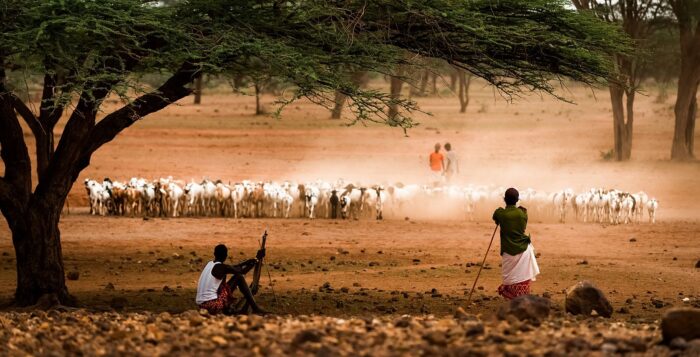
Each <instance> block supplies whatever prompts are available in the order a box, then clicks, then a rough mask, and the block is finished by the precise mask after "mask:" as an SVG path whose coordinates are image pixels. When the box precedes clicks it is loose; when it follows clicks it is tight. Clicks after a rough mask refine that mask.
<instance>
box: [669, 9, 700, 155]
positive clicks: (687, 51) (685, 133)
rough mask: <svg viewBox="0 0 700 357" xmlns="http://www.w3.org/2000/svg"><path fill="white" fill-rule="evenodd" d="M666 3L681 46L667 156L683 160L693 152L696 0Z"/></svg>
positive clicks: (698, 56)
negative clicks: (672, 127)
mask: <svg viewBox="0 0 700 357" xmlns="http://www.w3.org/2000/svg"><path fill="white" fill-rule="evenodd" d="M669 3H670V4H671V8H672V9H673V13H674V14H675V15H676V20H677V21H678V30H679V31H678V32H679V37H680V48H681V69H680V73H679V74H678V94H677V97H676V105H675V107H674V113H675V117H676V121H675V126H674V130H673V144H672V146H671V159H673V160H687V159H692V158H694V156H695V155H694V146H695V118H696V117H697V111H698V100H697V94H698V84H700V1H699V0H669Z"/></svg>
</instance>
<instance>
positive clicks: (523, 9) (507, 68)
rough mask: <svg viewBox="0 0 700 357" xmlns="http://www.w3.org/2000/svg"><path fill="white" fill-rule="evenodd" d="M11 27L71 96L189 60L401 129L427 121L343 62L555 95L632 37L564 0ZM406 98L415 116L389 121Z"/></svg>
mask: <svg viewBox="0 0 700 357" xmlns="http://www.w3.org/2000/svg"><path fill="white" fill-rule="evenodd" d="M0 22H1V23H2V24H1V25H0V27H1V28H2V34H1V35H0V36H2V37H0V61H2V62H3V66H4V67H5V68H10V69H11V70H12V71H14V72H19V73H26V74H27V75H30V74H39V75H50V76H54V77H55V78H56V80H57V84H58V85H57V89H58V90H57V95H56V96H55V97H54V100H55V101H56V102H59V103H60V104H65V103H67V102H68V101H69V100H70V98H71V97H72V96H74V95H75V94H81V95H88V96H90V95H91V93H92V91H94V90H95V89H107V90H111V91H115V92H117V93H119V94H120V95H122V96H125V97H126V96H129V95H133V94H134V93H138V92H139V91H142V90H144V87H143V83H141V82H140V81H138V78H143V77H140V75H141V74H144V73H158V74H168V73H174V72H176V71H177V70H178V69H179V68H181V67H182V66H183V65H189V66H194V67H195V68H197V70H198V71H202V72H206V73H212V74H221V73H226V74H230V73H234V74H241V75H246V76H249V77H250V78H258V79H260V78H262V79H271V78H275V79H276V81H279V82H281V83H289V84H290V85H292V86H293V88H294V89H295V90H294V92H293V94H291V95H289V96H287V97H285V98H282V99H281V104H286V103H289V102H291V101H293V100H296V99H298V98H302V97H306V98H308V99H310V100H311V101H313V102H315V103H318V104H321V105H325V106H328V107H330V106H332V104H333V94H332V93H333V91H335V90H339V91H341V92H343V93H345V94H347V95H348V97H349V98H350V101H349V106H350V109H351V110H352V112H353V113H354V114H355V115H356V121H376V122H382V123H386V124H389V125H394V126H400V127H402V128H410V127H411V126H413V125H414V123H413V121H412V120H411V118H410V114H411V112H413V111H416V110H418V107H417V106H416V104H415V103H414V102H412V101H410V100H407V99H404V98H392V97H391V96H389V95H388V94H386V93H383V92H380V91H376V90H364V89H361V88H358V86H357V85H356V84H355V83H353V82H352V80H351V79H350V78H349V76H348V75H347V73H344V71H339V70H338V68H343V67H345V68H358V69H361V70H364V71H369V72H373V73H380V74H387V73H391V71H392V69H393V68H394V67H396V66H397V65H407V66H421V65H422V63H421V62H420V61H417V60H416V58H417V56H415V55H416V54H417V55H420V57H421V58H425V59H431V58H433V59H441V60H444V61H447V63H449V64H450V65H453V66H456V67H459V68H463V69H465V70H467V71H469V72H471V73H473V74H475V75H476V76H479V77H481V78H484V79H485V80H487V81H488V82H490V83H492V84H493V85H494V86H496V87H497V88H498V89H499V90H501V91H502V93H504V94H505V95H507V96H513V95H518V94H519V93H520V92H521V91H523V90H537V91H544V92H547V93H552V94H555V87H554V83H553V82H552V80H553V79H554V80H561V79H563V78H570V79H573V80H575V81H580V82H583V83H586V84H597V83H601V81H602V80H605V79H606V78H608V77H610V76H611V68H612V65H611V61H610V59H609V58H608V56H607V55H606V54H608V53H615V52H624V51H626V50H627V44H628V41H627V40H626V38H625V37H624V36H623V35H622V34H621V33H620V32H619V31H617V30H615V29H614V28H613V27H611V26H609V25H607V24H604V23H602V22H601V21H599V20H597V19H595V18H594V17H593V16H589V15H587V14H580V13H577V12H575V11H572V10H571V9H569V8H567V6H566V2H564V1H562V0H501V1H490V0H469V1H463V0H459V1H458V0H423V1H415V0H375V1H371V2H367V1H364V0H363V1H360V0H326V1H286V2H281V1H278V0H235V1H234V0H182V1H168V2H165V3H159V2H148V1H142V0H0ZM406 53H409V54H411V55H409V56H407V55H406ZM421 61H423V60H421ZM149 87H150V86H149ZM134 89H135V91H134ZM146 89H147V88H146ZM555 95H556V94H555ZM393 104H397V105H399V107H401V108H402V109H403V110H402V111H401V113H400V114H399V116H398V117H396V118H392V119H393V120H389V118H388V117H387V110H386V108H387V106H391V105H393Z"/></svg>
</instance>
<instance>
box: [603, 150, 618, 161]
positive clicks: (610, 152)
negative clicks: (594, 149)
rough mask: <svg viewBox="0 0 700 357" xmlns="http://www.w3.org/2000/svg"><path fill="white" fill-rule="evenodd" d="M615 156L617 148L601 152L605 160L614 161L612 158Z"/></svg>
mask: <svg viewBox="0 0 700 357" xmlns="http://www.w3.org/2000/svg"><path fill="white" fill-rule="evenodd" d="M614 157H615V150H613V149H610V150H608V151H601V152H600V158H601V159H603V161H612V159H613V158H614Z"/></svg>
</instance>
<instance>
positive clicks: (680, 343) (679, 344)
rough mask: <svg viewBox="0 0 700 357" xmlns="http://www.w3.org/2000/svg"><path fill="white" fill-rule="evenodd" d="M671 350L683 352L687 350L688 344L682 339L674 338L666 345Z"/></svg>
mask: <svg viewBox="0 0 700 357" xmlns="http://www.w3.org/2000/svg"><path fill="white" fill-rule="evenodd" d="M668 347H669V348H671V349H672V350H684V349H686V348H688V342H687V341H686V340H685V339H684V338H683V337H676V338H674V339H673V340H671V342H670V343H669V344H668Z"/></svg>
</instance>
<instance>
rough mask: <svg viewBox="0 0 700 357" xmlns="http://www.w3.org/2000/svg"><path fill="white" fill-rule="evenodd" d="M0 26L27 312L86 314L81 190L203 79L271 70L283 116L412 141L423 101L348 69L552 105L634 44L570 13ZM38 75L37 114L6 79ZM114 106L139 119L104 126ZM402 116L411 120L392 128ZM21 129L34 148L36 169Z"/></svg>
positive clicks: (184, 14)
mask: <svg viewBox="0 0 700 357" xmlns="http://www.w3.org/2000/svg"><path fill="white" fill-rule="evenodd" d="M0 27H1V28H2V32H1V33H0V36H1V38H0V150H1V151H0V157H1V158H2V162H3V164H4V172H3V174H2V177H1V178H0V210H1V211H2V214H3V215H4V217H5V219H6V220H7V222H8V225H9V227H10V230H11V232H12V242H13V245H14V248H15V253H16V258H17V266H16V268H17V289H16V292H15V302H16V303H17V304H19V305H30V304H34V303H35V302H36V301H37V300H38V299H39V298H40V297H42V296H44V295H50V296H51V295H52V296H54V297H55V298H57V299H58V301H60V302H61V303H71V302H73V299H72V298H71V296H70V295H69V293H68V289H67V288H66V284H65V279H64V269H63V259H62V253H61V242H60V232H59V228H58V223H59V219H60V213H61V208H62V207H63V204H64V202H65V200H66V196H67V195H68V192H69V190H70V189H71V186H72V185H73V183H74V182H75V180H76V179H77V178H78V176H79V174H80V172H81V171H82V170H83V169H84V168H85V167H87V166H88V165H89V164H90V160H91V158H92V155H93V154H94V153H95V151H96V150H98V149H99V148H100V147H102V146H103V145H104V144H107V143H109V142H110V141H112V140H113V139H114V138H115V137H116V136H117V135H118V134H119V133H120V132H122V131H123V130H125V129H126V128H128V127H129V126H131V125H132V124H133V123H135V122H136V121H138V120H141V119H142V118H144V117H146V116H148V115H149V114H151V113H153V112H156V111H158V110H161V109H163V108H165V107H167V106H168V105H171V104H172V103H174V102H176V101H178V100H180V99H182V98H184V97H186V96H188V95H190V94H191V92H192V90H191V84H192V82H193V80H194V79H195V78H197V77H198V76H200V75H202V74H203V73H208V74H212V75H217V74H221V73H247V74H249V75H250V74H251V73H250V71H246V69H248V68H247V67H248V64H249V63H251V60H252V59H255V60H256V61H259V62H260V63H263V64H264V66H260V67H257V68H255V69H253V71H259V72H260V73H261V74H264V75H267V76H271V77H279V78H283V79H284V80H285V81H287V82H289V83H291V84H293V85H294V86H295V89H296V90H295V92H294V95H293V96H291V97H285V98H281V105H282V106H284V104H286V103H289V102H290V101H292V100H295V99H298V98H302V97H303V98H307V99H309V100H311V101H312V102H314V103H319V104H322V105H325V106H327V107H330V106H332V105H333V104H334V101H333V93H334V91H335V90H340V91H341V92H343V93H344V94H345V95H347V96H348V98H349V99H350V100H348V104H347V105H348V107H349V108H350V110H351V111H352V112H353V114H354V115H355V119H354V120H355V121H375V122H381V123H386V124H389V125H393V126H398V127H402V128H404V129H407V128H410V127H411V126H412V125H413V124H414V123H413V121H412V120H411V118H410V116H409V115H410V113H411V112H412V111H414V110H416V109H417V108H416V106H415V104H414V103H413V102H411V101H410V100H406V99H403V98H399V97H394V96H391V95H387V94H385V93H382V92H379V91H374V90H363V89H361V88H358V86H357V85H355V84H354V83H352V82H351V81H349V80H348V79H347V76H343V75H341V74H339V73H337V71H335V69H336V68H338V67H339V66H353V67H355V68H359V69H362V70H366V71H371V72H377V73H385V74H386V73H389V71H390V70H391V69H392V68H395V67H396V66H398V65H405V64H407V60H406V59H405V57H404V56H403V54H404V53H405V51H409V52H412V53H415V54H418V55H420V56H423V57H433V58H442V59H444V60H446V61H448V62H449V63H450V64H452V65H454V66H457V67H459V68H462V69H464V70H467V71H469V72H471V73H473V74H474V75H476V76H479V77H481V78H484V79H485V80H486V81H488V82H490V83H491V84H493V85H494V86H496V87H497V88H499V89H500V90H501V91H502V92H503V93H504V94H506V95H511V96H512V95H517V94H518V93H520V91H522V90H540V91H545V92H550V93H553V91H554V88H553V84H552V83H551V82H550V80H551V79H556V78H561V77H568V78H571V79H573V80H576V81H581V82H584V83H587V84H595V83H598V82H599V81H600V80H601V78H606V77H608V76H609V75H610V70H611V64H610V62H609V61H608V59H607V57H606V56H605V55H604V54H605V53H610V52H613V51H615V50H616V47H617V46H618V45H619V44H620V43H624V38H621V37H620V36H619V35H618V34H617V33H616V32H615V31H613V30H611V28H610V27H609V26H607V25H605V24H603V23H601V22H600V21H598V20H596V19H594V18H592V17H590V16H587V15H582V14H578V13H576V12H573V11H571V10H569V9H567V7H566V6H565V3H564V2H563V1H559V0H502V1H499V2H492V1H487V0H474V1H466V2H465V1H457V0H433V1H394V0H377V1H372V2H366V1H360V0H357V1H355V0H337V1H285V2H282V1H278V0H235V1H232V0H188V1H182V2H180V1H174V2H173V4H172V5H170V6H161V5H158V3H153V4H151V3H149V2H147V1H143V0H103V1H99V2H98V1H89V0H2V6H0ZM154 72H159V73H165V74H167V79H166V80H165V81H164V82H163V83H162V84H161V85H160V86H158V87H157V88H149V87H147V86H144V85H142V84H141V83H138V82H137V81H136V80H135V78H138V75H139V74H141V73H154ZM36 74H39V75H40V76H41V77H43V89H42V93H41V101H40V102H39V103H38V109H36V110H32V104H31V103H29V102H27V101H23V100H21V99H20V98H22V95H21V94H22V93H21V92H22V88H17V87H11V86H9V85H8V83H9V82H8V81H7V78H8V76H14V75H36ZM114 95H117V96H121V97H122V99H125V100H127V101H128V102H127V104H125V105H124V106H122V107H120V108H118V109H116V110H113V111H109V112H103V111H104V110H106V109H105V108H104V106H103V105H102V103H103V101H104V100H105V98H107V97H108V96H114ZM393 105H397V106H398V108H400V109H401V110H399V111H398V112H397V113H394V114H395V115H393V116H389V115H388V110H387V108H388V107H391V106H393ZM62 116H63V117H64V118H66V124H65V127H64V129H63V130H62V132H60V133H58V132H56V130H55V126H56V123H57V122H58V120H59V119H60V118H61V117H62ZM20 119H21V120H24V121H25V122H26V124H27V126H28V127H29V128H30V131H31V133H29V135H31V136H32V137H33V138H34V139H35V146H36V156H35V157H33V158H32V157H30V155H29V150H28V149H27V143H26V142H25V136H24V133H23V129H22V126H21V125H20V121H19V120H20ZM54 137H57V138H59V140H58V143H57V144H56V142H55V141H54ZM32 163H33V164H34V167H35V168H34V169H35V170H36V178H37V182H36V183H35V182H33V179H32Z"/></svg>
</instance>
